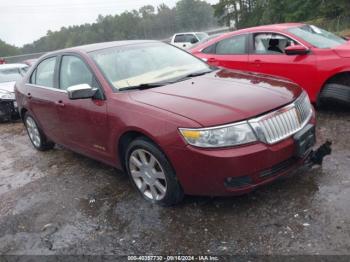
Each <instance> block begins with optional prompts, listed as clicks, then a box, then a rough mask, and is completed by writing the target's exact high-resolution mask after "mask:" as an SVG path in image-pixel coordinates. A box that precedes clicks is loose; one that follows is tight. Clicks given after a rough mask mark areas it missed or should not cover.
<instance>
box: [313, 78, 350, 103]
mask: <svg viewBox="0 0 350 262" xmlns="http://www.w3.org/2000/svg"><path fill="white" fill-rule="evenodd" d="M327 104H340V105H343V106H350V86H347V85H342V84H337V83H329V84H326V85H325V86H324V88H323V89H322V91H321V94H320V96H319V99H318V103H317V105H318V106H319V107H322V106H325V105H327Z"/></svg>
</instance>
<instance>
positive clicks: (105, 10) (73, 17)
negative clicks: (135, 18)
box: [0, 0, 219, 47]
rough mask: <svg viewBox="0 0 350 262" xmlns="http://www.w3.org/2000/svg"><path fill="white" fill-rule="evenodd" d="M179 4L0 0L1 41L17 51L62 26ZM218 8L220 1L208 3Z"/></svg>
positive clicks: (134, 0)
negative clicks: (99, 16)
mask: <svg viewBox="0 0 350 262" xmlns="http://www.w3.org/2000/svg"><path fill="white" fill-rule="evenodd" d="M176 2H177V0H0V39H1V40H3V41H5V42H6V43H9V44H11V45H15V46H18V47H21V46H23V45H24V44H28V43H32V42H33V41H34V40H37V39H38V38H40V37H42V36H44V35H46V32H47V31H48V30H51V31H56V30H59V29H60V28H61V27H63V26H70V25H80V24H84V23H93V22H95V21H96V19H97V16H98V15H99V14H102V15H115V14H120V13H122V12H124V11H126V10H132V9H137V10H138V9H139V8H140V7H142V6H144V5H153V6H158V5H160V4H162V3H164V4H166V5H168V6H169V7H174V6H175V4H176ZM206 2H208V3H211V4H215V3H217V2H219V0H206Z"/></svg>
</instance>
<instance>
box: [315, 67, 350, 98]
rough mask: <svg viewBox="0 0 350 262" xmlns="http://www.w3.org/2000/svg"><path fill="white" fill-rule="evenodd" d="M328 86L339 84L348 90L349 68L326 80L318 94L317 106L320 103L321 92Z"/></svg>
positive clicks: (349, 85)
mask: <svg viewBox="0 0 350 262" xmlns="http://www.w3.org/2000/svg"><path fill="white" fill-rule="evenodd" d="M329 84H339V85H344V86H348V87H349V88H350V68H347V69H344V70H342V71H337V72H336V73H333V74H332V75H331V76H329V77H328V78H327V80H326V81H325V82H324V83H323V85H322V87H321V89H320V92H319V93H318V97H317V104H319V103H320V100H321V98H322V92H323V91H325V87H326V86H327V85H329Z"/></svg>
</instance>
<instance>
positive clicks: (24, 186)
mask: <svg viewBox="0 0 350 262" xmlns="http://www.w3.org/2000/svg"><path fill="white" fill-rule="evenodd" d="M318 121H319V126H318V138H319V142H324V141H325V140H326V138H331V139H332V140H333V141H334V146H333V150H334V152H333V155H332V156H330V157H327V158H326V159H325V162H324V166H323V168H321V169H314V170H312V171H310V172H307V173H299V174H297V175H295V176H293V177H290V178H287V179H285V180H281V181H278V182H276V183H274V184H272V185H269V186H267V187H264V188H261V189H259V190H257V191H255V192H253V193H251V194H249V195H246V196H242V197H231V198H203V197H187V198H186V199H185V201H184V202H183V203H182V204H180V205H179V206H177V207H172V208H162V207H158V206H152V205H150V204H148V203H146V202H145V201H143V200H142V199H141V198H140V197H139V195H138V194H137V193H136V192H135V191H134V190H133V189H132V187H131V185H130V183H129V181H128V179H127V177H126V176H125V175H123V174H122V173H120V172H119V173H118V172H116V171H115V170H114V169H112V168H110V167H107V166H105V165H103V164H100V163H98V162H96V161H93V160H90V159H88V158H85V157H82V156H80V155H77V154H75V153H72V152H70V151H68V150H66V149H64V148H61V147H56V148H55V149H54V150H52V151H50V152H45V153H41V152H37V151H35V150H34V149H33V148H32V146H31V144H30V142H29V139H28V138H27V135H26V133H25V131H24V128H23V125H22V124H21V123H12V124H0V139H1V140H0V141H1V143H0V154H1V161H0V254H124V255H129V254H150V255H155V254H170V253H171V254H206V253H211V254H217V255H219V254H328V255H331V254H350V205H349V203H350V171H349V170H350V135H349V131H350V112H349V111H346V110H343V111H337V112H331V111H323V112H320V113H319V115H318Z"/></svg>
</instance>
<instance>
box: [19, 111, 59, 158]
mask: <svg viewBox="0 0 350 262" xmlns="http://www.w3.org/2000/svg"><path fill="white" fill-rule="evenodd" d="M24 125H25V127H26V129H27V133H28V136H29V138H30V141H31V142H32V144H33V146H34V147H35V148H36V149H37V150H39V151H46V150H49V149H52V148H53V147H54V146H55V144H54V143H53V142H51V141H49V140H48V139H47V138H46V136H45V135H44V133H43V132H42V131H41V130H40V128H39V127H38V124H37V123H36V121H35V120H34V118H33V117H32V116H31V115H30V114H28V113H26V114H25V115H24Z"/></svg>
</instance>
